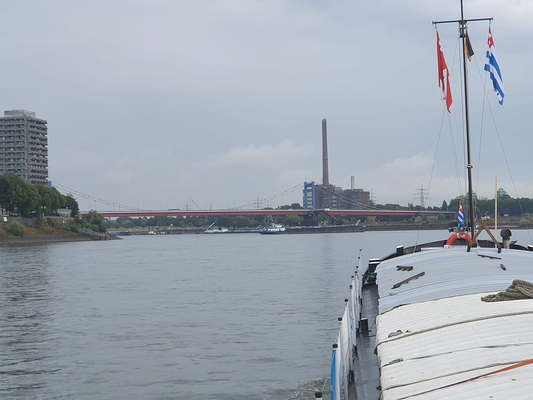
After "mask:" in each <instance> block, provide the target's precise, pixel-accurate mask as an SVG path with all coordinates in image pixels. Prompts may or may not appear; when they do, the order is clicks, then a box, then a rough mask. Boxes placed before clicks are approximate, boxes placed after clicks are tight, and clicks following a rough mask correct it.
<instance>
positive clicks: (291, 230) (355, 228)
mask: <svg viewBox="0 0 533 400" xmlns="http://www.w3.org/2000/svg"><path fill="white" fill-rule="evenodd" d="M365 230H366V226H364V225H359V224H350V225H318V226H287V227H286V229H285V233H287V234H299V233H345V232H364V231H365Z"/></svg>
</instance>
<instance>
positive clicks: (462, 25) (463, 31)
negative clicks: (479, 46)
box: [433, 0, 492, 237]
mask: <svg viewBox="0 0 533 400" xmlns="http://www.w3.org/2000/svg"><path fill="white" fill-rule="evenodd" d="M469 21H492V18H476V19H465V18H464V9H463V0H461V19H459V20H452V21H434V22H433V24H434V25H435V26H436V25H437V24H447V23H450V22H457V23H459V37H460V38H461V39H462V44H463V83H464V96H465V102H464V104H465V133H466V152H467V165H466V168H467V172H468V174H467V176H468V206H469V210H468V212H469V216H470V232H471V233H470V235H471V237H474V234H475V227H476V224H475V222H474V196H473V191H472V168H473V166H472V158H471V155H470V114H469V110H468V74H467V72H468V71H467V63H466V59H467V56H466V53H465V51H464V49H465V45H466V38H467V34H468V22H469Z"/></svg>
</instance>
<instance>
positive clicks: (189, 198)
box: [189, 196, 202, 211]
mask: <svg viewBox="0 0 533 400" xmlns="http://www.w3.org/2000/svg"><path fill="white" fill-rule="evenodd" d="M189 199H191V201H192V202H193V203H194V205H195V206H196V207H198V209H199V210H200V211H201V210H202V209H201V208H200V206H199V205H198V204H196V201H194V200H193V199H192V197H191V196H189Z"/></svg>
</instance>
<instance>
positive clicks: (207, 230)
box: [204, 228, 229, 233]
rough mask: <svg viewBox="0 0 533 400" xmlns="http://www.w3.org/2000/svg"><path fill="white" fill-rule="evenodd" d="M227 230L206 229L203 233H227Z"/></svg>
mask: <svg viewBox="0 0 533 400" xmlns="http://www.w3.org/2000/svg"><path fill="white" fill-rule="evenodd" d="M228 232H229V229H228V228H221V229H206V230H205V231H204V233H228Z"/></svg>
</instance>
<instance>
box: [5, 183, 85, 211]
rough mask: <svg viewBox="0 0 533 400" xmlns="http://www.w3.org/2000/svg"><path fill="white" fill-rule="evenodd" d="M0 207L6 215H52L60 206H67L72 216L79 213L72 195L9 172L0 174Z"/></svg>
mask: <svg viewBox="0 0 533 400" xmlns="http://www.w3.org/2000/svg"><path fill="white" fill-rule="evenodd" d="M0 208H1V209H3V210H5V212H7V213H8V215H14V214H15V213H16V214H18V215H20V216H23V217H31V216H39V215H44V216H53V215H57V210H58V209H60V208H68V209H69V210H70V211H71V216H73V217H76V216H78V214H79V206H78V202H77V201H76V199H74V197H72V196H70V195H67V196H64V195H62V194H61V193H59V192H58V191H57V189H56V188H54V187H48V186H46V185H41V184H35V185H33V184H31V183H28V182H26V181H25V180H24V179H22V178H20V177H19V176H17V175H15V174H11V173H7V174H3V175H0Z"/></svg>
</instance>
